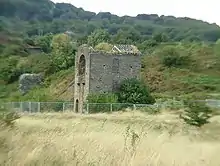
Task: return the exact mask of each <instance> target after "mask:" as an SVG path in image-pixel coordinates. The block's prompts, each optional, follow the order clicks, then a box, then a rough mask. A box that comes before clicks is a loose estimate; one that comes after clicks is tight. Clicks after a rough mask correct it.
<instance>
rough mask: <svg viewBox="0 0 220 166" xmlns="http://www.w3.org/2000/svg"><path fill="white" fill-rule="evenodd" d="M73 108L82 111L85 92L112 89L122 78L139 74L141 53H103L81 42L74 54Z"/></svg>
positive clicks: (113, 89)
mask: <svg viewBox="0 0 220 166" xmlns="http://www.w3.org/2000/svg"><path fill="white" fill-rule="evenodd" d="M75 66H76V68H75V88H74V89H75V92H74V110H75V112H80V113H82V112H83V103H85V102H86V97H87V96H88V94H89V93H99V92H115V91H117V88H118V86H119V84H120V82H121V81H123V80H124V79H126V78H139V73H140V69H141V54H132V53H120V52H118V53H117V52H114V53H105V52H103V51H99V52H96V51H95V50H94V49H91V48H90V47H88V46H86V45H83V46H81V47H80V48H79V49H78V52H77V55H76V58H75Z"/></svg>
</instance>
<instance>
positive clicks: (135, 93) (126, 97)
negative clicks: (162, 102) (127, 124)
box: [118, 78, 155, 104]
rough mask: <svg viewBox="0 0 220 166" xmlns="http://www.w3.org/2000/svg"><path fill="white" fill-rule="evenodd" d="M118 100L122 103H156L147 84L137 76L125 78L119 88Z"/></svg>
mask: <svg viewBox="0 0 220 166" xmlns="http://www.w3.org/2000/svg"><path fill="white" fill-rule="evenodd" d="M118 100H119V102H120V103H132V104H154V103H155V99H154V98H153V97H152V96H151V95H150V91H149V89H148V87H147V86H146V84H145V83H144V82H142V81H139V80H137V79H135V78H132V79H125V80H124V81H123V82H122V83H121V85H120V88H119V92H118Z"/></svg>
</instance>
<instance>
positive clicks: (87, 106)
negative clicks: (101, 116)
mask: <svg viewBox="0 0 220 166" xmlns="http://www.w3.org/2000/svg"><path fill="white" fill-rule="evenodd" d="M86 113H87V114H89V103H86Z"/></svg>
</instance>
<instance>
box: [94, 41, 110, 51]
mask: <svg viewBox="0 0 220 166" xmlns="http://www.w3.org/2000/svg"><path fill="white" fill-rule="evenodd" d="M112 48H113V45H111V44H108V43H99V44H98V45H96V46H95V50H102V51H107V52H109V51H111V50H112Z"/></svg>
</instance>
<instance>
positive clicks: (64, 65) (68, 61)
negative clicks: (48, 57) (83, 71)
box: [51, 34, 76, 71]
mask: <svg viewBox="0 0 220 166" xmlns="http://www.w3.org/2000/svg"><path fill="white" fill-rule="evenodd" d="M75 52H76V47H75V45H74V43H73V42H72V41H71V39H70V37H69V36H68V35H65V34H58V35H55V36H54V37H53V39H52V52H51V54H52V62H53V65H54V66H55V68H56V70H57V71H58V70H64V69H68V68H70V67H71V66H74V60H75Z"/></svg>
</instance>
